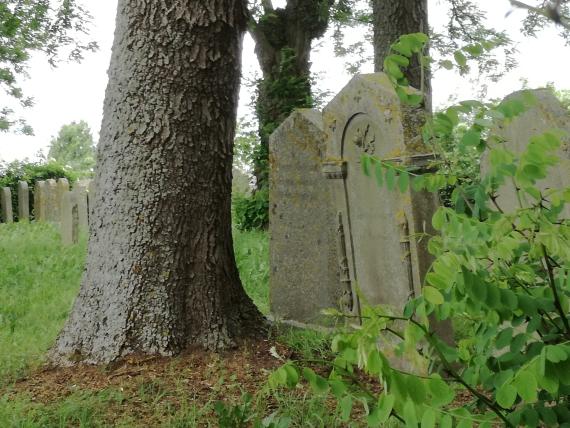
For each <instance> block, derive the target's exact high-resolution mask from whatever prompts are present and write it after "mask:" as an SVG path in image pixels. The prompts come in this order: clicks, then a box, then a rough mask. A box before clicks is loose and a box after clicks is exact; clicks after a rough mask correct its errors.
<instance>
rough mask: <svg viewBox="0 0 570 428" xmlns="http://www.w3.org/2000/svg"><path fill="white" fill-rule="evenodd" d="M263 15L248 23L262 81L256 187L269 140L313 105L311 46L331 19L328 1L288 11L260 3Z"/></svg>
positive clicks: (263, 179) (311, 0) (290, 6)
mask: <svg viewBox="0 0 570 428" xmlns="http://www.w3.org/2000/svg"><path fill="white" fill-rule="evenodd" d="M262 4H263V8H264V15H263V16H262V17H261V18H260V19H259V20H258V21H257V22H255V21H254V20H253V19H252V20H251V21H250V33H251V35H252V37H253V38H254V40H255V53H256V55H257V59H258V61H259V65H260V67H261V71H262V74H263V79H262V81H261V82H260V83H259V86H258V93H257V100H256V111H257V118H258V121H259V137H260V147H259V151H258V153H257V154H256V156H255V161H254V164H255V165H254V175H255V177H256V179H257V188H258V189H259V188H262V187H264V186H265V185H266V184H267V179H268V175H267V174H268V165H267V161H268V148H269V136H270V135H271V133H272V132H273V131H274V130H275V129H276V128H277V127H278V126H279V125H280V124H281V122H283V121H284V120H285V119H286V118H287V117H288V116H289V114H290V113H291V112H292V111H293V110H294V109H296V108H307V107H312V93H311V82H310V68H311V62H310V54H311V43H312V41H313V40H315V39H317V38H319V37H321V36H322V35H323V34H324V32H325V31H326V29H327V26H328V21H329V8H330V6H331V5H332V1H330V0H287V4H286V6H285V7H284V8H277V9H275V8H273V5H272V4H271V1H270V0H265V1H263V2H262Z"/></svg>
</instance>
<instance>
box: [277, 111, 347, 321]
mask: <svg viewBox="0 0 570 428" xmlns="http://www.w3.org/2000/svg"><path fill="white" fill-rule="evenodd" d="M324 150H325V134H324V132H323V125H322V117H321V115H320V113H319V112H317V111H314V110H309V109H302V110H297V111H295V112H293V113H292V114H291V115H290V116H289V117H288V118H287V119H286V120H285V121H284V122H283V123H282V124H281V125H280V126H279V128H277V130H276V131H275V132H274V133H273V134H272V135H271V138H270V140H269V153H270V154H269V162H270V184H269V186H270V187H269V201H270V202H269V203H270V208H269V230H270V244H269V254H270V266H271V268H270V269H271V273H270V307H271V312H272V314H273V315H274V316H275V317H276V318H278V319H281V320H290V321H298V322H303V323H320V322H321V321H322V320H323V319H324V317H323V316H322V315H321V313H320V312H321V310H322V309H325V308H331V307H332V308H339V306H341V305H343V304H344V303H343V300H348V301H349V300H351V298H352V296H347V295H346V293H347V292H350V288H348V289H347V288H346V287H345V288H344V289H343V286H344V284H343V283H341V282H340V278H339V260H338V255H337V236H336V229H337V225H336V224H335V210H334V209H333V202H332V195H331V191H330V183H329V182H328V180H327V179H326V178H325V177H324V176H323V174H322V172H321V159H322V156H323V154H324Z"/></svg>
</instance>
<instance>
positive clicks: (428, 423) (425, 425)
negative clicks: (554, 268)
mask: <svg viewBox="0 0 570 428" xmlns="http://www.w3.org/2000/svg"><path fill="white" fill-rule="evenodd" d="M433 427H435V412H434V411H433V409H430V408H428V409H427V410H426V411H425V412H424V414H423V416H422V422H421V428H433Z"/></svg>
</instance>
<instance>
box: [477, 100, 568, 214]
mask: <svg viewBox="0 0 570 428" xmlns="http://www.w3.org/2000/svg"><path fill="white" fill-rule="evenodd" d="M529 92H530V94H531V97H530V98H531V99H532V104H531V105H528V102H525V101H524V100H527V99H528V98H529V97H528V96H526V95H525V94H528V93H529ZM519 98H520V99H521V101H522V102H523V103H524V104H525V105H526V106H527V107H526V110H525V112H524V113H522V114H521V115H519V116H516V117H515V118H514V119H513V120H512V121H511V122H509V123H507V124H506V125H503V126H501V127H499V128H497V129H494V130H493V134H496V135H498V136H499V137H500V138H501V139H502V140H504V142H503V144H504V145H505V148H506V149H508V150H509V151H511V152H513V153H514V154H515V155H520V154H521V153H522V152H524V151H525V150H526V149H527V147H528V145H529V142H530V139H531V138H532V137H534V136H538V135H542V134H544V133H546V132H552V131H554V132H556V131H562V133H563V135H562V138H561V140H562V147H561V148H560V149H559V151H558V156H559V157H560V163H558V165H555V166H553V167H550V168H549V169H548V175H547V177H546V178H544V179H542V180H540V181H538V183H537V186H538V187H539V188H540V189H541V190H547V189H564V188H568V187H570V113H569V112H568V110H566V109H565V108H564V106H563V105H562V104H561V103H560V101H559V100H558V99H557V98H556V97H555V96H554V94H553V93H552V91H551V90H549V89H537V90H533V91H520V92H515V93H513V94H511V95H509V96H508V97H507V98H506V99H505V100H506V101H508V100H516V99H519ZM488 167H489V166H488V162H487V160H485V161H484V162H483V164H482V169H483V172H485V171H486V170H487V169H488ZM498 195H499V197H498V199H497V202H498V205H499V206H500V207H501V209H503V210H504V211H507V212H509V211H513V210H515V209H517V208H520V204H519V200H518V198H517V195H516V191H515V188H514V186H513V185H512V184H510V183H509V184H505V185H504V186H502V187H501V188H500V189H499V191H498ZM521 203H522V204H523V207H526V206H527V204H526V202H525V201H524V200H521ZM565 214H566V217H567V218H570V206H566V213H565Z"/></svg>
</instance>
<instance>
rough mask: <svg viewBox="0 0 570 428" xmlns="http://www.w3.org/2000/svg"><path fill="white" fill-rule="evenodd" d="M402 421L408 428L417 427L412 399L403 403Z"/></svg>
mask: <svg viewBox="0 0 570 428" xmlns="http://www.w3.org/2000/svg"><path fill="white" fill-rule="evenodd" d="M403 413H404V415H403V416H404V421H405V422H406V427H408V428H418V417H417V415H416V406H415V405H414V402H413V401H412V400H407V401H406V404H404V411H403Z"/></svg>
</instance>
